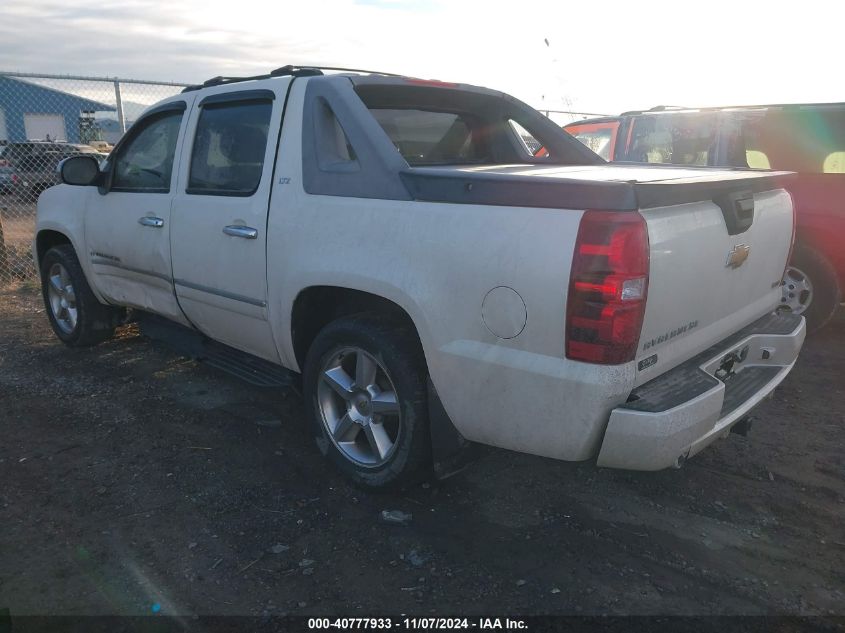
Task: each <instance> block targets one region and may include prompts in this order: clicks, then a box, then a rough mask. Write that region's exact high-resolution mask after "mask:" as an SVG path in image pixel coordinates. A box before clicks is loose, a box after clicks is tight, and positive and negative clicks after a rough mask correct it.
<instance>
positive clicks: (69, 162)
mask: <svg viewBox="0 0 845 633" xmlns="http://www.w3.org/2000/svg"><path fill="white" fill-rule="evenodd" d="M59 175H60V176H61V179H62V182H63V183H65V184H66V185H76V186H78V187H87V186H89V185H95V184H97V180H98V179H99V176H100V164H99V163H98V162H97V159H96V158H94V157H93V156H71V157H70V158H65V159H64V160H63V161H62V162H60V163H59Z"/></svg>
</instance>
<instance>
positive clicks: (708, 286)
mask: <svg viewBox="0 0 845 633" xmlns="http://www.w3.org/2000/svg"><path fill="white" fill-rule="evenodd" d="M768 182H769V183H770V186H771V189H767V188H766V186H765V185H764V183H765V181H763V182H762V183H755V185H756V186H755V187H754V188H755V189H757V191H756V192H753V191H752V190H745V191H743V190H742V189H739V190H735V191H734V192H731V191H730V190H729V189H725V188H724V184H725V183H721V185H722V192H721V193H714V196H713V198H714V199H710V200H700V201H696V202H684V203H681V204H671V203H670V204H665V205H662V204H660V198H661V197H662V196H661V194H660V192H659V188H660V187H659V185H647V187H646V188H645V189H644V190H642V191H641V192H640V195H639V197H640V199H641V200H642V201H643V204H641V211H640V212H641V213H642V215H643V217H644V218H645V220H646V225H647V227H648V236H649V242H650V250H651V261H650V274H649V289H648V301H647V304H646V312H645V318H644V322H643V329H642V334H641V336H640V344H639V349H638V351H637V361H638V369H640V371H638V374H637V384H642V383H643V382H646V381H648V380H650V379H651V378H653V377H655V376H657V375H659V374H661V373H663V372H665V371H668V370H669V369H671V368H673V367H674V366H676V365H678V364H679V363H681V362H683V361H684V360H686V359H688V358H690V357H692V356H694V355H695V354H697V353H699V352H700V351H702V350H704V349H706V348H707V347H709V346H710V345H712V344H713V343H715V342H717V341H720V340H722V339H724V338H725V337H727V336H729V335H730V334H732V333H734V332H736V331H737V330H739V329H740V328H742V327H744V326H746V325H748V324H749V323H751V322H752V321H754V320H756V319H758V318H759V317H761V316H762V315H764V314H766V313H767V312H770V311H772V310H773V309H774V308H776V307H777V305H778V303H779V301H780V297H781V289H780V285H781V278H782V276H783V271H784V267H785V265H786V260H787V257H788V254H789V249H790V244H791V240H792V232H793V210H792V199H791V197H790V195H789V194H788V193H787V192H786V191H784V190H783V189H780V188H777V187H779V185H778V184H777V182H776V181H773V180H772V179H771V178H769V179H768ZM690 184H691V183H690ZM761 185H762V186H761ZM679 186H680V187H681V188H682V185H680V184H678V185H673V187H679ZM719 188H720V187H719V186H718V185H717V186H716V188H715V190H714V192H715V191H718V189H719ZM675 195H682V192H681V191H676V192H674V193H668V195H666V196H665V198H667V199H668V200H669V201H670V202H671V199H672V197H673V196H675ZM751 200H753V211H752V209H751V204H750V203H751ZM738 205H739V206H743V207H744V208H745V211H744V213H745V215H746V216H747V219H746V220H745V222H744V223H742V225H740V226H731V224H732V222H733V223H736V218H735V217H734V218H731V217H729V216H731V215H732V214H733V213H734V212H735V211H737V210H736V207H737V206H738ZM737 212H739V213H743V211H742V210H739V211H737ZM752 213H753V215H752ZM749 220H753V221H751V222H750V226H747V227H746V225H747V223H748V221H749Z"/></svg>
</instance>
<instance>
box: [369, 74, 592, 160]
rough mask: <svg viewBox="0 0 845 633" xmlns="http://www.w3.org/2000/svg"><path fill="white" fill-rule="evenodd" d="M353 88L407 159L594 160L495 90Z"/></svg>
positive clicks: (534, 114)
mask: <svg viewBox="0 0 845 633" xmlns="http://www.w3.org/2000/svg"><path fill="white" fill-rule="evenodd" d="M356 90H357V92H358V96H359V97H361V99H362V101H363V102H364V104H365V105H366V106H367V108H368V109H369V110H370V112H371V113H372V115H373V117H374V118H375V120H376V121H377V122H378V124H379V125H380V126H381V128H382V129H383V130H384V131H385V133H386V134H387V136H388V137H389V138H390V140H391V142H392V143H393V145H394V146H395V147H396V149H397V150H398V151H399V153H400V154H401V155H402V157H403V158H404V159H405V160H406V161H408V164H410V165H414V166H435V165H494V164H518V163H553V164H585V163H586V164H590V163H591V162H593V160H594V159H593V157H592V155H590V154H589V152H584V150H583V148H582V146H581V145H580V144H579V143H578V142H577V141H575V140H574V139H573V138H572V137H570V136H569V135H568V134H567V133H566V132H564V131H563V130H562V129H561V128H559V127H558V126H557V125H555V124H554V123H552V122H551V121H549V120H548V119H545V118H544V117H543V116H542V115H541V114H540V113H538V112H536V111H535V110H532V109H531V108H528V107H527V106H525V105H524V104H521V103H519V102H517V101H515V100H509V99H504V98H502V97H501V96H500V95H498V94H495V93H486V92H474V91H465V90H458V89H455V90H452V89H445V88H431V87H419V86H397V85H362V86H358V87H357V88H356Z"/></svg>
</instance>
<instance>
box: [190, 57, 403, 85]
mask: <svg viewBox="0 0 845 633" xmlns="http://www.w3.org/2000/svg"><path fill="white" fill-rule="evenodd" d="M324 70H336V71H339V72H348V73H368V74H371V75H385V76H387V77H402V76H403V75H397V74H396V73H387V72H383V71H380V70H364V69H362V68H342V67H339V66H294V65H292V64H288V65H287V66H282V67H280V68H276V69H275V70H272V71H270V73H268V74H266V75H252V76H251V77H223V76H220V77H212V78H211V79H206V80H205V81H204V82H202V83H201V84H195V85H192V86H187V87H185V88H184V89H183V90H182V92H191V91H193V90H200V89H202V88H208V87H209V86H223V85H226V84H234V83H238V82H241V81H255V80H258V79H270V78H272V77H291V76H292V77H314V76H317V75H322V74H323V71H324Z"/></svg>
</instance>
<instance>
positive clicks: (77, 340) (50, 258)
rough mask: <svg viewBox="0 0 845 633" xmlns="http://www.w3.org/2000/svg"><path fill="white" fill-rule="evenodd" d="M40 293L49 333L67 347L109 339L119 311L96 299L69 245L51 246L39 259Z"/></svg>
mask: <svg viewBox="0 0 845 633" xmlns="http://www.w3.org/2000/svg"><path fill="white" fill-rule="evenodd" d="M41 295H42V297H43V298H44V307H45V308H46V311H47V317H48V318H49V319H50V325H51V326H52V328H53V332H55V333H56V336H57V337H58V338H59V340H61V341H62V342H63V343H64V344H65V345H68V346H69V347H89V346H91V345H96V344H97V343H100V342H102V341H104V340H106V339H108V338H110V337H111V336H112V335H113V334H114V330H115V328H116V327H117V324H118V323H119V322H120V317H121V314H122V313H123V311H122V310H119V309H117V308H112V307H110V306H106V305H103V304H102V303H100V302H99V301H98V300H97V297H95V296H94V293H93V292H92V291H91V286H89V285H88V280H87V279H86V278H85V273H84V272H83V271H82V266H80V264H79V259H78V258H77V257H76V252H75V251H74V250H73V247H72V246H71V245H70V244H62V245H60V246H54V247H53V248H51V249H50V250H48V251H47V253H46V254H45V255H44V258H43V259H42V260H41Z"/></svg>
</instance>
